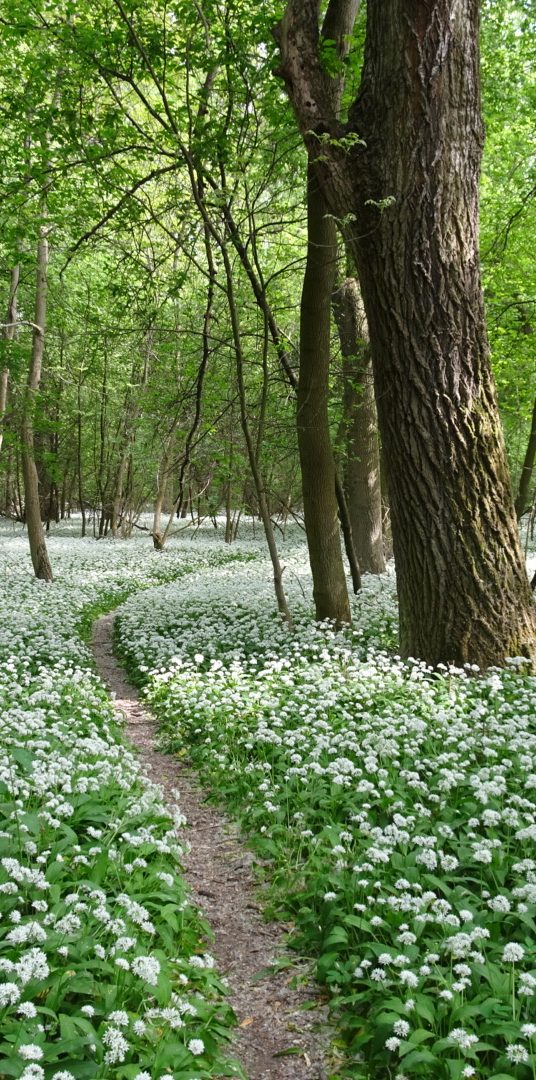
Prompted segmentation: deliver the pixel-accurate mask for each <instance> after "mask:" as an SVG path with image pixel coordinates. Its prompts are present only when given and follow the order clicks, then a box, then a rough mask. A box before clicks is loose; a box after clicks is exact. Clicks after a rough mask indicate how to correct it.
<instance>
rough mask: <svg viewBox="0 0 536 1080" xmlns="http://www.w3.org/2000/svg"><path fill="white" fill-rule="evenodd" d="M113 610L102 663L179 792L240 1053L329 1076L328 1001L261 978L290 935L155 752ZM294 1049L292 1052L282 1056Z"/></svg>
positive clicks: (99, 655)
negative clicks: (321, 1031) (121, 655)
mask: <svg viewBox="0 0 536 1080" xmlns="http://www.w3.org/2000/svg"><path fill="white" fill-rule="evenodd" d="M114 617H115V615H114V613H113V612H112V613H111V614H109V615H105V616H103V617H102V618H100V619H98V620H97V622H96V623H95V626H94V631H93V642H92V647H93V653H94V656H95V662H96V664H97V669H98V671H99V674H100V676H101V678H102V679H103V681H104V682H105V683H106V684H107V686H108V688H109V690H110V691H111V692H112V693H113V694H114V695H115V705H116V706H117V708H118V709H119V710H120V711H121V712H122V713H123V715H124V717H125V721H126V725H127V733H128V737H129V739H130V740H131V742H132V743H133V744H134V746H135V747H136V748H137V750H138V753H139V756H140V758H141V761H142V763H143V765H144V767H145V768H146V770H147V773H148V775H149V776H150V779H151V780H153V781H155V782H156V783H158V784H160V785H161V787H162V788H163V790H164V794H165V796H166V799H167V801H168V802H169V803H172V802H173V801H174V800H173V795H172V792H173V790H174V789H179V790H180V807H181V811H182V812H183V813H184V814H185V815H186V818H187V820H188V825H187V827H186V836H187V839H188V840H189V842H190V845H191V850H190V852H189V853H188V854H185V857H184V860H183V861H184V866H185V873H186V879H187V881H188V883H189V885H190V887H191V889H192V893H193V899H194V901H195V903H196V904H197V906H198V907H199V908H201V909H202V910H203V911H204V913H205V914H206V917H207V919H208V921H209V923H210V925H211V927H212V930H213V932H214V935H215V940H214V942H211V944H210V952H211V953H212V954H213V956H214V957H215V959H216V962H217V966H218V970H219V971H220V973H221V974H222V975H225V976H226V977H227V979H228V982H229V1001H230V1003H231V1005H232V1007H233V1009H234V1011H235V1013H236V1015H237V1017H238V1023H239V1025H241V1026H239V1028H238V1031H237V1036H236V1041H235V1044H234V1046H233V1048H232V1049H233V1053H234V1054H235V1056H236V1057H237V1058H238V1059H239V1060H240V1062H241V1063H242V1066H243V1067H244V1069H245V1070H246V1073H247V1074H248V1076H249V1078H250V1080H326V1075H327V1074H326V1068H325V1064H324V1050H325V1047H326V1038H325V1037H324V1038H322V1037H320V1036H319V1035H318V1034H317V1033H316V1031H315V1028H318V1027H319V1025H324V1026H325V1021H326V1015H325V1009H324V1008H323V1007H321V1006H319V1007H318V1008H315V1009H313V1010H310V1011H306V1012H302V1011H300V1005H301V1004H303V1002H304V1001H307V1000H311V998H312V997H313V995H314V990H313V989H312V988H311V986H310V985H309V986H307V985H305V986H304V987H302V988H301V989H297V990H295V989H292V988H291V987H290V986H289V981H290V975H289V971H288V970H287V971H282V972H279V973H277V974H274V975H268V976H266V977H265V978H261V979H259V978H258V976H259V972H261V971H262V970H263V969H265V968H267V967H269V966H270V965H272V964H273V963H274V962H275V961H276V960H277V958H278V957H281V955H282V954H284V952H285V949H284V944H283V935H282V931H281V929H280V928H279V927H278V925H277V924H276V923H266V922H264V921H263V918H262V913H261V909H260V905H259V903H258V897H257V892H258V889H257V887H256V883H255V878H254V875H253V871H252V863H253V858H254V857H253V855H252V853H251V852H250V851H248V850H247V848H245V847H244V845H243V844H241V843H240V840H239V837H238V835H237V829H236V827H235V826H234V825H233V824H232V823H230V822H229V820H228V819H227V818H226V817H225V815H224V814H223V813H222V812H221V811H220V810H218V809H217V808H214V807H213V806H210V805H209V804H207V803H206V802H205V801H204V793H203V791H202V789H200V788H199V787H198V786H197V785H196V783H195V781H194V780H193V779H192V777H191V775H188V773H187V771H186V769H185V767H184V766H183V765H181V763H180V761H178V759H177V758H174V757H171V756H170V755H167V754H163V753H160V752H159V751H158V750H156V749H155V745H156V734H157V728H156V724H155V722H154V721H153V720H152V718H151V716H150V715H149V714H148V713H147V712H146V710H145V709H144V708H143V706H142V705H141V704H140V702H139V700H138V695H137V692H136V690H135V689H134V688H133V687H132V686H130V684H129V683H128V682H127V681H126V679H125V675H124V672H123V670H122V668H121V667H120V665H119V663H118V662H117V660H116V659H115V657H114V655H113V651H112V631H113V622H114ZM290 1047H295V1048H296V1050H297V1051H298V1052H295V1053H293V1054H292V1055H291V1056H288V1057H287V1056H283V1057H277V1056H275V1055H277V1054H278V1053H281V1051H284V1050H288V1049H289V1048H290Z"/></svg>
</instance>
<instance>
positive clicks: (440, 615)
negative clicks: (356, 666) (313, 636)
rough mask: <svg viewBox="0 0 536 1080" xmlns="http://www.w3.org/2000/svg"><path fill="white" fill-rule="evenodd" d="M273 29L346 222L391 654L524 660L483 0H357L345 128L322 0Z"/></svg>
mask: <svg viewBox="0 0 536 1080" xmlns="http://www.w3.org/2000/svg"><path fill="white" fill-rule="evenodd" d="M343 6H344V3H343V0H331V2H330V5H329V7H330V8H331V9H332V10H333V12H334V13H335V15H336V14H337V11H338V10H339V9H341V8H342V7H343ZM279 36H280V42H281V53H282V69H281V74H282V75H283V77H284V78H285V80H286V84H287V88H288V91H289V94H290V98H291V100H292V102H293V105H294V109H295V112H296V115H297V118H298V120H299V124H300V128H301V131H302V134H303V135H304V138H305V140H306V142H307V144H308V146H309V150H310V155H311V157H312V158H314V159H315V162H316V171H317V175H318V177H319V180H320V184H321V187H322V190H323V192H324V195H325V197H326V201H327V202H328V203H329V205H330V209H331V212H332V213H334V214H336V215H337V217H338V218H339V219H341V222H342V219H345V218H346V223H347V226H348V237H347V238H348V240H349V244H350V247H351V250H352V254H353V255H354V258H355V260H356V264H357V267H358V273H359V280H360V283H361V288H362V292H363V299H364V303H365V309H366V313H367V319H368V324H369V332H370V340H371V347H372V353H373V363H374V374H375V379H376V391H377V400H378V411H379V423H380V431H381V437H382V445H383V448H384V453H385V457H386V462H387V471H388V479H389V492H390V503H391V515H392V528H393V544H394V553H395V561H396V566H397V582H398V595H399V603H400V647H401V650H402V652H403V654H404V655H405V656H410V655H414V656H419V657H421V658H423V659H424V660H426V661H428V662H429V663H431V664H437V663H439V662H445V661H447V662H448V661H454V662H457V663H466V662H470V663H477V664H480V665H481V666H483V667H486V666H489V665H490V664H501V663H502V662H503V661H504V659H505V657H506V656H508V655H518V654H521V655H525V656H529V657H531V658H533V659H534V658H536V621H535V616H534V608H533V606H532V602H531V595H530V590H529V584H528V580H527V574H526V569H525V565H524V560H523V556H522V552H521V547H520V543H519V537H518V530H517V522H516V517H515V513H514V506H513V498H512V492H511V486H510V480H509V476H508V470H507V465H506V456H505V450H504V444H503V437H502V432H501V426H500V420H499V415H498V409H497V404H496V398H495V391H494V386H493V380H492V376H491V369H490V362H489V350H488V344H487V335H486V326H485V319H484V308H483V301H482V289H481V282H480V270H479V258H478V181H479V169H480V159H481V152H482V144H483V129H482V122H481V116H480V95H479V53H478V38H479V3H478V0H456V2H454V0H437V2H436V3H434V4H431V3H430V4H426V3H424V2H421V3H415V0H393V2H392V3H391V4H389V5H387V4H385V3H384V2H383V0H368V3H367V31H366V47H365V60H364V68H363V74H362V79H361V86H360V90H359V93H358V95H357V98H356V100H355V101H354V103H353V105H352V106H351V108H350V112H349V120H348V123H347V124H344V123H342V122H341V119H340V117H339V116H337V115H336V113H334V111H333V109H332V108H331V102H330V98H329V95H327V94H326V93H325V81H326V75H325V72H324V69H323V67H322V63H321V57H320V49H319V27H318V5H317V4H316V3H314V2H312V0H289V2H288V4H287V9H286V13H285V17H284V19H283V23H282V25H281V28H280V35H279ZM332 36H333V35H332ZM311 132H314V133H316V134H315V135H314V134H311ZM319 135H320V137H321V138H322V140H323V141H322V153H321V154H320V155H319V151H318V146H319ZM326 136H327V137H326ZM357 140H362V142H361V143H359V142H358V141H357ZM348 214H351V215H353V216H354V218H355V220H354V221H353V222H349V221H348V218H347V217H346V215H348Z"/></svg>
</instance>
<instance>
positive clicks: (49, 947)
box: [0, 521, 536, 1080]
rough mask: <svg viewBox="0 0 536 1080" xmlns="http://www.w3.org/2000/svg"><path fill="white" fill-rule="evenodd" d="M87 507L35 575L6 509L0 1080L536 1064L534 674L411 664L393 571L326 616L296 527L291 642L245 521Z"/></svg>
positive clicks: (441, 1077) (510, 1074)
mask: <svg viewBox="0 0 536 1080" xmlns="http://www.w3.org/2000/svg"><path fill="white" fill-rule="evenodd" d="M77 524H78V523H77V522H75V521H74V522H72V523H71V526H70V527H71V530H72V533H71V535H62V533H61V530H58V532H57V533H56V534H55V535H54V534H53V535H51V536H50V538H49V548H50V555H51V560H52V564H53V568H54V572H55V579H54V582H53V583H52V584H49V585H44V584H43V583H42V582H37V581H36V580H35V579H34V578H33V576H32V574H31V565H30V562H29V558H28V552H27V540H26V537H25V535H24V534H23V533H22V531H21V530H17V529H16V528H15V527H13V526H0V545H1V549H2V556H3V567H4V573H3V575H2V577H1V578H0V743H1V749H2V754H1V755H0V916H1V921H0V1080H7V1078H13V1080H216V1078H218V1080H220V1078H223V1077H235V1078H236V1077H242V1076H246V1075H247V1076H248V1078H249V1080H268V1078H273V1080H290V1077H292V1078H296V1080H302V1078H303V1080H319V1078H320V1077H324V1076H326V1080H423V1078H426V1080H468V1078H475V1080H510V1078H512V1080H534V1077H535V1076H536V857H534V840H535V839H536V727H535V722H534V718H535V716H536V678H535V677H534V676H532V675H529V674H527V673H526V670H525V663H524V661H523V660H522V659H520V658H517V659H516V658H511V659H510V660H509V661H508V662H507V663H506V665H505V667H504V669H501V670H499V669H497V670H492V671H490V672H486V673H480V672H475V671H473V670H472V669H458V668H455V667H450V668H449V667H446V668H445V669H444V670H442V671H431V670H430V669H427V668H426V666H425V665H424V664H423V663H421V662H419V661H418V660H409V661H402V660H401V659H400V657H399V656H397V654H396V648H397V617H398V616H397V605H396V590H395V581H394V575H393V573H392V571H390V572H389V573H388V574H386V575H384V576H382V577H381V578H371V577H368V576H365V579H364V583H363V589H362V591H361V592H360V594H359V595H358V596H356V597H352V600H351V603H352V616H353V625H352V627H351V628H349V629H345V630H343V631H340V632H336V631H335V630H334V629H333V628H332V627H331V626H330V625H328V624H318V623H315V621H314V618H313V614H312V608H311V599H310V597H311V581H310V575H309V569H308V564H307V557H306V551H305V548H304V544H303V538H302V535H301V534H300V533H299V531H297V530H296V531H293V530H291V531H290V533H289V535H288V536H287V538H286V539H285V540H283V539H282V538H280V546H281V552H282V559H283V563H284V566H285V586H286V589H287V592H288V597H289V603H290V606H291V609H292V613H293V617H294V627H295V628H294V631H293V633H289V632H288V630H287V629H286V628H285V627H284V626H283V625H282V624H281V621H280V619H279V618H278V616H277V613H276V610H275V605H274V600H273V595H272V586H271V574H270V568H269V564H268V560H267V559H266V555H265V552H264V549H263V546H262V543H261V542H260V540H259V537H258V535H257V536H255V534H254V530H253V529H252V528H251V526H250V525H249V524H248V523H244V524H242V523H241V531H242V536H241V538H240V539H239V540H238V542H237V543H233V545H231V546H229V545H225V544H224V543H223V540H222V537H221V532H220V530H218V531H215V530H213V529H207V530H205V531H203V530H199V532H198V533H195V534H192V535H191V536H189V535H188V534H186V535H181V537H180V538H178V539H173V540H172V541H171V542H170V544H169V547H168V548H166V550H165V551H164V552H162V553H156V552H153V551H152V550H151V549H150V547H149V545H148V543H147V540H146V538H145V537H138V538H136V539H133V540H132V541H129V542H124V543H123V542H121V541H117V542H112V541H109V540H108V541H100V542H96V541H95V540H94V539H92V538H87V539H86V540H81V539H79V537H78V536H76V528H77ZM534 562H535V559H534V554H532V555H531V557H530V560H529V567H530V569H531V570H532V571H533V570H534V568H535V567H534ZM114 611H115V612H116V615H115V619H114V616H113V615H107V616H106V617H105V618H104V620H103V621H100V622H99V623H98V627H97V630H96V631H95V633H96V641H95V648H96V653H97V656H98V660H99V664H100V671H101V674H102V676H103V678H104V681H107V682H108V683H109V685H110V687H111V692H112V694H113V693H115V695H116V703H115V705H114V703H113V701H112V698H111V695H110V692H109V691H108V690H107V689H106V687H105V685H104V681H103V678H101V677H99V675H98V674H97V672H96V671H95V661H94V656H93V653H92V652H91V649H90V642H89V638H90V628H91V626H92V624H93V623H94V622H95V620H96V619H100V617H101V616H103V615H105V613H107V612H108V613H109V612H114ZM112 623H113V626H114V630H113V633H112ZM112 637H113V646H114V653H115V657H117V659H115V657H114V656H113V655H112V648H111V646H112ZM134 686H135V687H136V688H137V692H139V695H140V697H139V700H138V699H137V698H136V691H134V690H133V687H134ZM118 707H119V708H120V709H121V710H123V712H124V714H125V715H126V716H127V719H128V721H129V727H130V731H129V737H128V738H127V739H125V735H124V724H123V722H122V720H121V721H120V719H119V716H120V714H119V712H118ZM148 716H151V717H153V718H154V720H155V722H156V725H157V730H156V727H153V725H152V721H149V722H148V719H147V717H148ZM154 780H156V781H157V783H154V782H153V781H154ZM175 788H179V789H180V796H179V805H178V807H177V804H176V803H177V800H176V796H175V791H174V789H175ZM185 815H186V817H189V818H190V819H191V821H190V822H189V823H188V824H187V823H186V817H185ZM184 869H186V873H187V875H188V878H189V882H190V886H188V885H187V883H186V881H185V878H184ZM274 924H279V925H278V926H277V925H274ZM211 934H214V953H215V954H216V955H215V956H214V955H213V954H212V951H211V950H212V945H211V944H208V942H210V941H211ZM272 966H273V967H274V968H275V969H276V970H275V972H274V973H270V974H266V969H267V968H270V967H272ZM257 976H259V978H257ZM312 979H314V982H313V981H312ZM315 987H316V990H315V989H314V988H315ZM229 1000H230V1003H231V1005H232V1006H233V1008H231V1007H230V1005H229V1004H228V1003H227V1002H228V1001H229ZM311 1003H313V1007H312V1008H311V1010H310V1012H309V1008H308V1007H307V1008H305V1009H303V1008H302V1006H304V1005H305V1006H309V1005H310V1004H311ZM314 1006H316V1008H315V1007H314ZM326 1014H328V1015H326ZM235 1030H237V1032H238V1039H237V1040H236V1041H235V1042H233V1033H234V1031H235ZM277 1055H281V1056H277Z"/></svg>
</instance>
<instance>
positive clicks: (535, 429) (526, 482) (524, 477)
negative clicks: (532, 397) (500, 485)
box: [516, 401, 536, 521]
mask: <svg viewBox="0 0 536 1080" xmlns="http://www.w3.org/2000/svg"><path fill="white" fill-rule="evenodd" d="M535 462H536V401H535V402H534V409H533V410H532V424H531V427H530V435H529V441H528V443H527V449H526V453H525V458H524V461H523V468H522V469H521V476H520V477H519V487H518V490H517V496H516V514H517V518H518V521H519V519H520V518H522V517H523V514H525V513H526V511H527V510H528V509H529V507H530V498H529V492H530V484H531V480H532V474H533V472H534V464H535Z"/></svg>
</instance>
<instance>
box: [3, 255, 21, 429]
mask: <svg viewBox="0 0 536 1080" xmlns="http://www.w3.org/2000/svg"><path fill="white" fill-rule="evenodd" d="M19 278H20V266H19V265H18V264H17V265H16V266H14V267H13V268H12V270H11V280H10V283H9V299H8V303H7V319H6V325H5V326H4V330H3V334H2V337H3V339H4V342H5V345H4V349H5V353H4V366H3V367H2V370H1V371H0V450H1V449H2V443H3V441H4V418H5V414H6V409H7V394H8V387H9V367H8V363H7V361H8V357H9V347H10V345H9V343H10V342H12V341H13V338H14V337H15V330H16V322H17V289H18V287H19Z"/></svg>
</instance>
